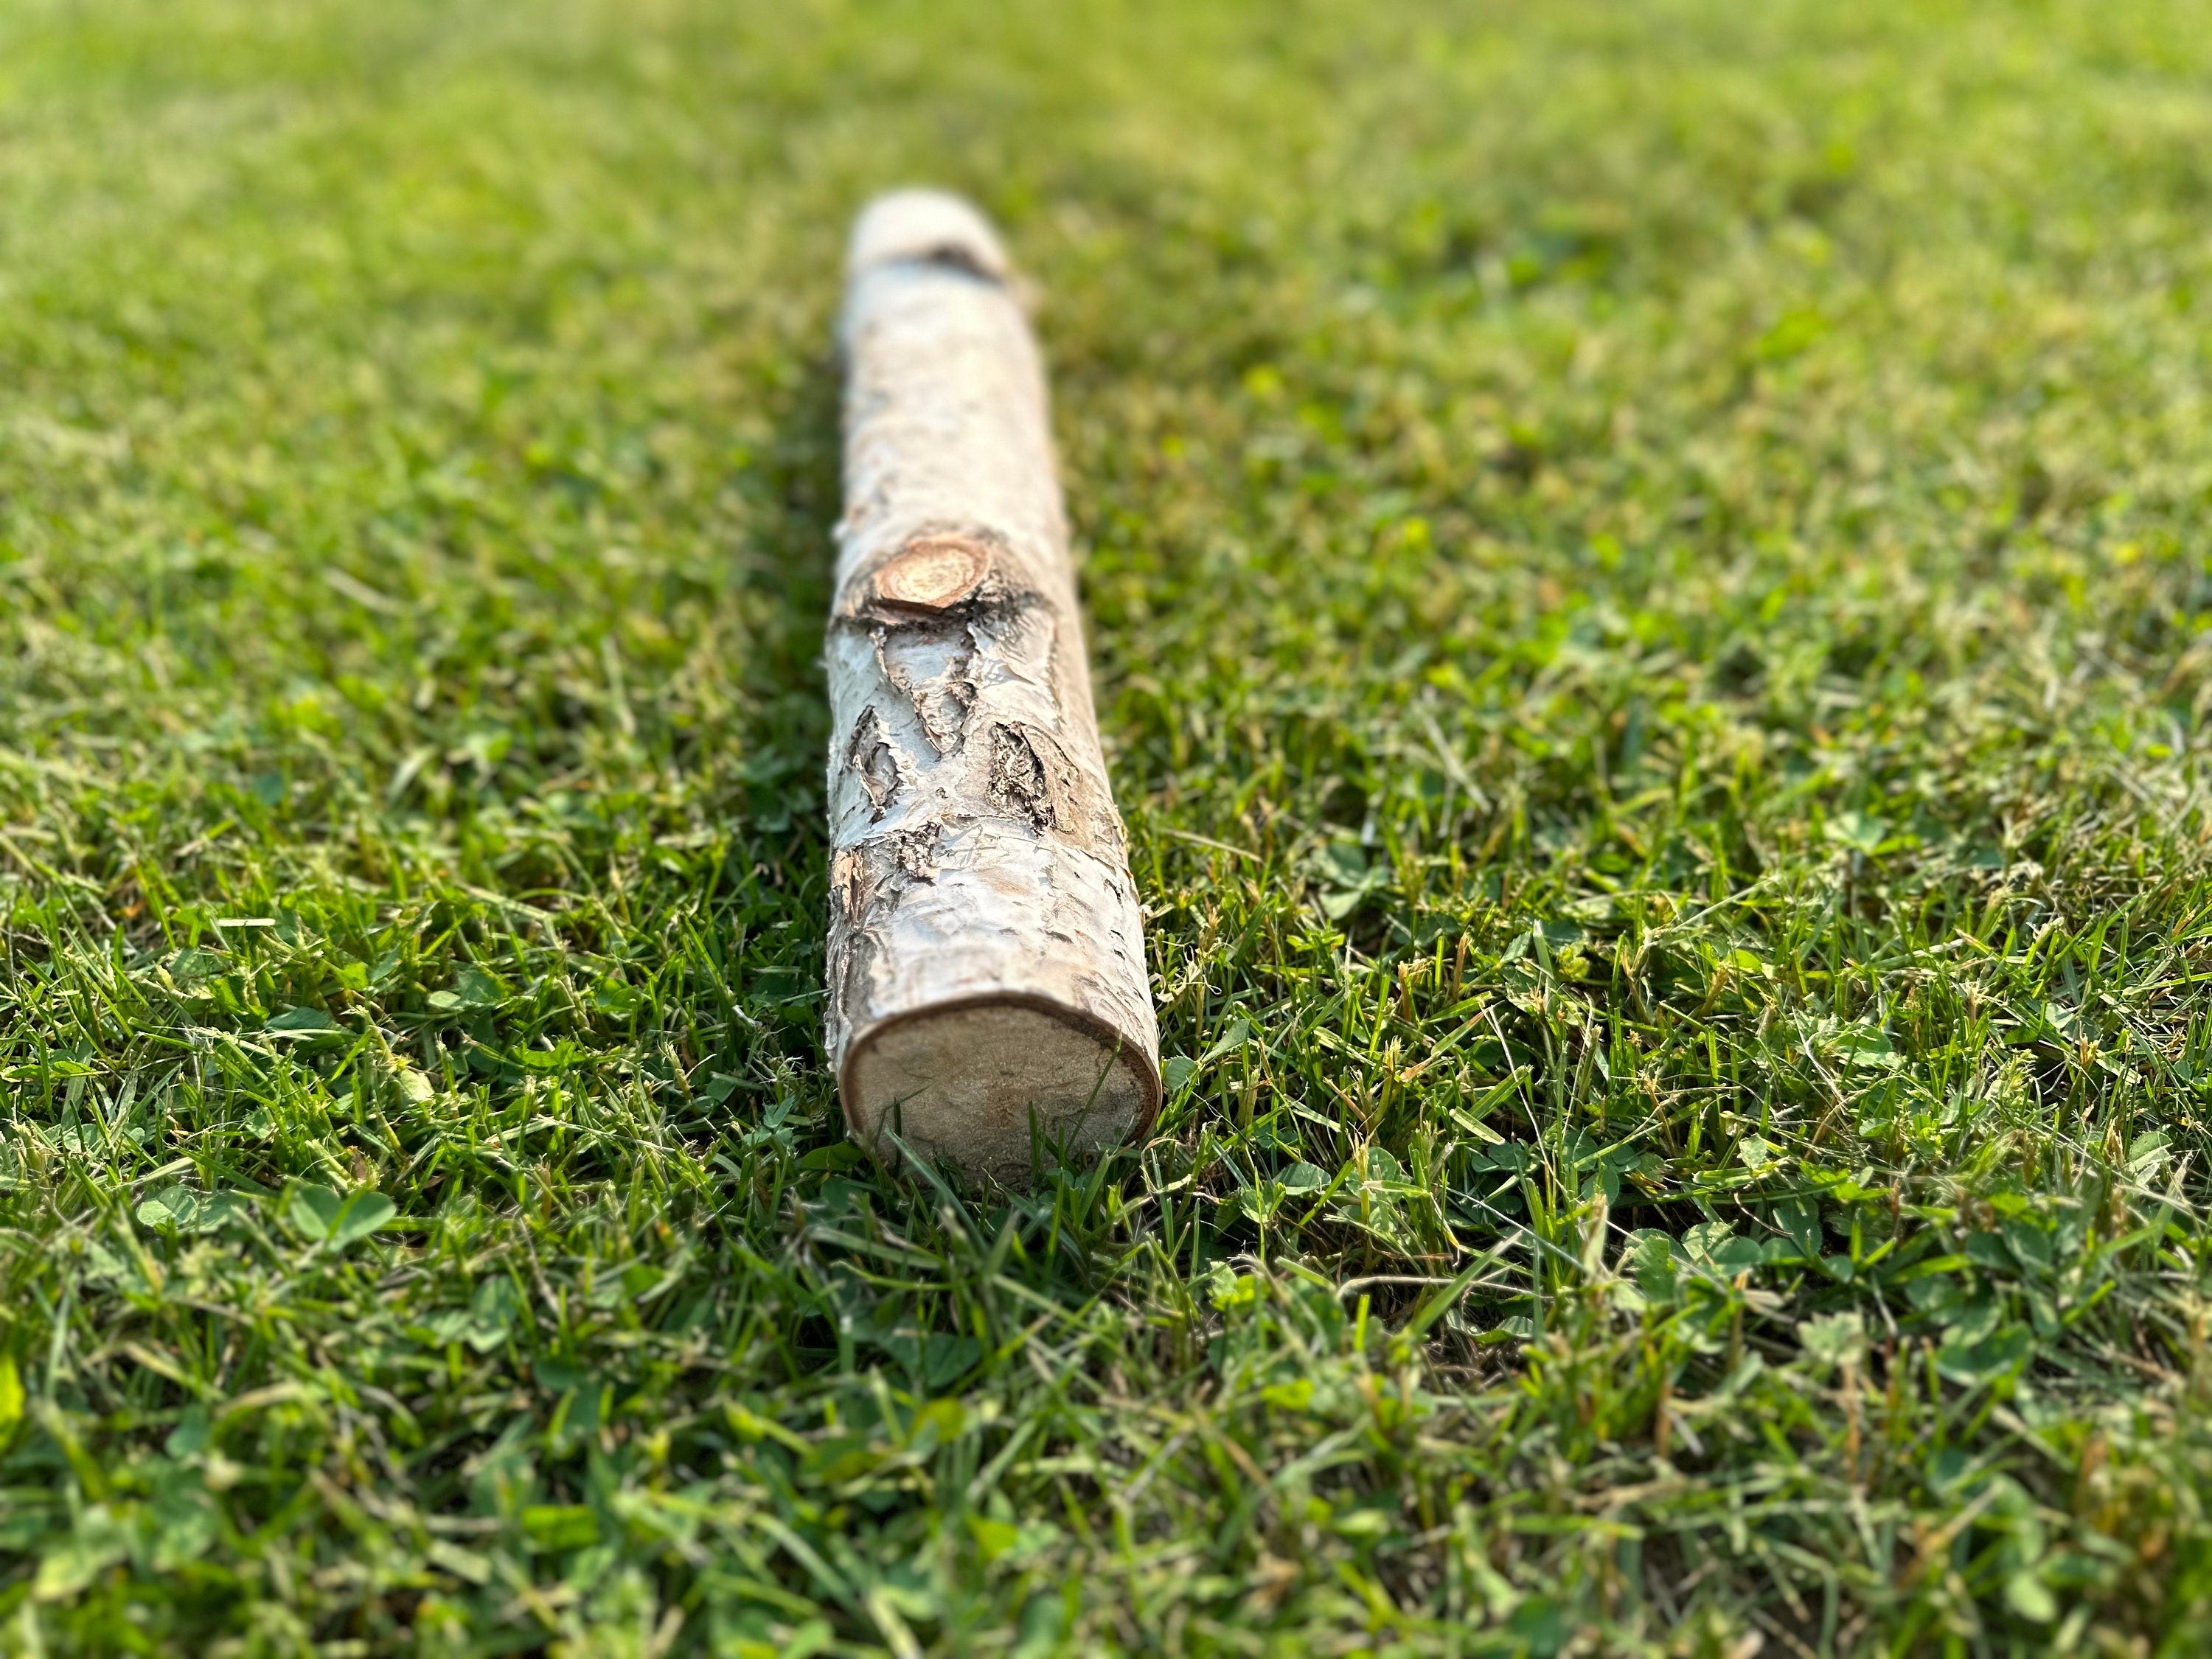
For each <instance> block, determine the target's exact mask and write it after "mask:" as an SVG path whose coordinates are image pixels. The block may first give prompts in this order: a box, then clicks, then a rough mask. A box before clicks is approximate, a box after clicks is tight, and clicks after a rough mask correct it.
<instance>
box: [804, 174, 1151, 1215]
mask: <svg viewBox="0 0 2212 1659" xmlns="http://www.w3.org/2000/svg"><path fill="white" fill-rule="evenodd" d="M1012 280H1013V278H1012V271H1011V270H1010V269H1009V268H1008V266H1007V264H1006V256H1005V254H1004V253H1003V252H1001V251H1000V247H999V244H998V241H997V239H996V238H995V237H994V235H993V234H992V233H991V230H990V228H989V227H988V226H987V225H986V224H985V223H984V222H983V221H982V220H981V217H980V216H977V215H976V214H975V211H974V210H972V209H971V208H969V206H967V204H964V203H963V202H960V201H958V200H957V199H956V198H954V197H947V196H942V195H939V194H936V193H934V192H930V191H904V192H901V193H899V194H897V195H893V196H889V197H884V198H883V199H881V200H879V201H878V202H877V203H876V204H874V205H872V207H870V208H869V209H868V210H867V211H866V213H864V214H863V215H861V216H860V222H859V223H858V224H857V225H856V226H855V228H854V235H853V247H852V252H851V270H850V285H849V288H848V293H847V298H846V305H845V312H844V316H843V319H842V325H841V330H840V333H841V339H842V345H843V347H844V352H845V359H846V365H847V379H846V388H845V513H844V517H843V519H842V520H841V521H840V522H839V525H838V528H837V543H838V549H837V592H836V600H835V601H834V603H833V605H832V607H831V612H830V623H829V638H828V641H827V644H826V647H825V654H826V657H827V659H828V664H829V695H830V705H831V714H832V718H833V736H832V738H831V742H830V750H829V756H830V761H829V822H830V833H831V840H832V844H833V851H832V854H831V860H830V916H829V1022H828V1023H829V1050H830V1054H831V1058H832V1060H833V1062H834V1063H835V1064H836V1067H837V1078H838V1092H839V1095H840V1097H841V1098H842V1101H843V1103H844V1108H845V1115H846V1120H847V1122H848V1125H849V1126H850V1127H851V1128H852V1131H853V1133H854V1135H855V1136H856V1137H857V1138H858V1139H860V1140H862V1141H863V1142H865V1143H866V1144H867V1145H869V1146H872V1147H873V1148H874V1149H875V1150H876V1151H877V1152H878V1153H879V1154H881V1155H884V1156H886V1157H896V1149H895V1147H894V1146H893V1145H892V1140H891V1137H892V1136H893V1135H896V1136H897V1137H898V1138H899V1139H902V1140H903V1141H904V1142H905V1143H906V1145H908V1146H910V1147H911V1148H913V1150H914V1151H915V1152H916V1153H917V1154H919V1155H920V1156H921V1157H923V1158H944V1159H948V1160H950V1161H951V1162H952V1163H954V1164H957V1165H959V1166H960V1167H961V1168H963V1169H965V1170H969V1171H970V1172H973V1173H979V1174H989V1175H993V1176H998V1177H999V1178H1000V1179H1004V1180H1011V1181H1019V1180H1022V1179H1024V1178H1025V1177H1026V1176H1027V1174H1028V1171H1029V1170H1030V1167H1031V1154H1032V1146H1033V1140H1034V1141H1036V1142H1041V1143H1042V1147H1043V1148H1045V1149H1049V1148H1051V1147H1053V1146H1059V1147H1060V1148H1062V1149H1064V1150H1065V1151H1066V1152H1072V1153H1078V1154H1080V1153H1085V1152H1096V1151H1098V1150H1100V1149H1103V1148H1104V1147H1107V1146H1114V1145H1116V1144H1118V1143H1119V1142H1120V1141H1121V1140H1122V1139H1125V1138H1127V1136H1128V1135H1130V1134H1131V1133H1135V1132H1137V1131H1139V1130H1140V1129H1142V1128H1143V1127H1146V1126H1147V1125H1149V1123H1150V1122H1151V1121H1152V1115H1153V1114H1154V1113H1155V1112H1156V1111H1157V1110H1158V1105H1159V1036H1158V1030H1157V1028H1156V1026H1155V1024H1154V1021H1153V1015H1152V995H1151V987H1150V983H1149V981H1148V979H1147V977H1146V969H1145V955H1144V939H1143V931H1142V926H1143V924H1142V916H1141V913H1140V911H1139V906H1138V903H1137V896H1136V890H1135V885H1134V884H1133V882H1132V881H1131V879H1130V877H1129V870H1128V854H1127V844H1126V841H1125V837H1124V835H1123V831H1122V827H1121V817H1120V816H1119V815H1118V814H1117V813H1116V812H1115V810H1114V803H1113V799H1112V796H1111V793H1110V792H1109V787H1108V784H1107V780H1106V769H1105V763H1104V761H1103V757H1101V755H1100V753H1099V748H1098V732H1097V723H1096V719H1095V716H1094V714H1093V713H1092V709H1091V681H1090V674H1089V671H1088V668H1087V665H1086V664H1085V656H1084V651H1083V636H1082V627H1081V623H1080V621H1079V612H1078V610H1077V604H1076V593H1075V578H1074V572H1073V567H1072V565H1071V563H1070V562H1069V558H1068V550H1067V528H1066V520H1065V518H1064V516H1063V514H1062V510H1061V505H1060V486H1059V483H1058V480H1057V477H1056V476H1055V472H1054V460H1053V454H1052V443H1051V437H1050V434H1049V428H1048V414H1047V404H1046V397H1045V387H1044V378H1043V374H1042V369H1041V368H1040V366H1039V364H1038V362H1037V356H1036V346H1035V344H1034V343H1033V342H1032V341H1031V339H1030V332H1029V328H1028V325H1027V324H1026V323H1025V322H1024V319H1023V317H1022V313H1021V310H1020V307H1019V306H1018V304H1017V303H1016V301H1015V298H1014V295H1013V294H1012V292H1011V291H1010V289H1011V284H1012Z"/></svg>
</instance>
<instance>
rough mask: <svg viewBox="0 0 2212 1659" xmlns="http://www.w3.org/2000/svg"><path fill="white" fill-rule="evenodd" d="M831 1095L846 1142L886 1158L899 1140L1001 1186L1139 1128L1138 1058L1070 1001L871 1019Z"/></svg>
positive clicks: (1145, 1116) (1146, 1115) (970, 1004)
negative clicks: (837, 1100) (841, 1113)
mask: <svg viewBox="0 0 2212 1659" xmlns="http://www.w3.org/2000/svg"><path fill="white" fill-rule="evenodd" d="M840 1070H841V1075H840V1078H839V1089H838V1093H839V1095H840V1096H841V1097H842V1099H843V1101H844V1103H845V1115H846V1120H847V1123H848V1127H850V1128H851V1130H852V1132H853V1135H854V1139H857V1140H859V1141H860V1142H861V1144H862V1145H864V1146H869V1147H871V1148H872V1150H873V1151H874V1152H875V1153H876V1155H877V1156H878V1157H879V1158H883V1159H884V1161H885V1162H886V1163H887V1164H892V1165H894V1166H896V1165H897V1164H901V1163H902V1162H903V1161H904V1160H903V1159H902V1157H901V1155H900V1152H899V1145H900V1143H903V1144H904V1146H906V1147H907V1148H908V1151H910V1152H912V1154H913V1155H914V1156H915V1157H916V1158H921V1160H922V1161H923V1162H924V1163H927V1164H936V1163H940V1162H947V1163H951V1164H956V1165H957V1166H958V1167H959V1168H960V1169H962V1170H965V1171H967V1172H969V1173H970V1174H973V1175H980V1176H989V1177H992V1178H994V1179H996V1180H999V1181H1000V1182H1006V1184H1008V1185H1011V1186H1024V1185H1026V1184H1027V1183H1028V1181H1029V1179H1030V1172H1031V1170H1034V1169H1036V1168H1038V1167H1040V1166H1042V1167H1049V1166H1050V1165H1051V1164H1053V1163H1054V1162H1056V1161H1060V1160H1062V1159H1065V1160H1066V1161H1070V1162H1073V1161H1077V1160H1080V1159H1084V1158H1091V1157H1095V1156H1097V1154H1099V1153H1100V1152H1106V1151H1109V1150H1110V1149H1112V1148H1114V1147H1115V1146H1121V1144H1122V1143H1123V1142H1124V1141H1126V1140H1127V1139H1129V1138H1130V1137H1131V1136H1132V1135H1133V1134H1137V1133H1142V1132H1143V1130H1144V1129H1145V1128H1146V1127H1148V1126H1149V1125H1150V1124H1151V1122H1152V1118H1153V1115H1155V1114H1156V1113H1157V1112H1158V1109H1159V1096H1160V1085H1159V1079H1158V1076H1157V1075H1156V1074H1155V1073H1154V1072H1153V1070H1152V1061H1151V1058H1150V1056H1149V1055H1147V1054H1144V1053H1143V1052H1142V1051H1141V1050H1139V1049H1137V1048H1134V1047H1133V1046H1132V1045H1130V1044H1128V1043H1127V1042H1122V1041H1121V1040H1119V1039H1117V1038H1116V1037H1115V1034H1114V1033H1113V1032H1112V1031H1111V1030H1108V1029H1106V1028H1104V1027H1103V1026H1101V1025H1099V1024H1097V1023H1095V1022H1093V1021H1091V1020H1088V1019H1086V1018H1085V1017H1084V1016H1083V1015H1082V1014H1081V1013H1079V1012H1077V1011H1075V1010H1073V1009H1070V1008H1067V1007H1064V1006H1055V1005H1054V1004H1052V1003H1049V1002H1047V1001H1045V1000H1042V999H1038V998H1033V997H1019V996H991V997H981V998H977V999H975V1000H969V1001H965V1002H959V1003H951V1004H940V1005H939V1006H933V1007H930V1008H927V1009H923V1010H921V1011H920V1012H915V1013H910V1014H906V1015H902V1016H899V1017H896V1018H890V1019H886V1020H884V1021H881V1022H880V1023H878V1024H876V1025H875V1026H873V1027H872V1028H871V1029H870V1030H866V1031H863V1032H861V1033H860V1034H859V1036H856V1037H855V1039H854V1042H853V1043H852V1045H851V1046H850V1048H848V1050H847V1052H846V1054H845V1061H844V1064H843V1066H842V1067H841V1068H840Z"/></svg>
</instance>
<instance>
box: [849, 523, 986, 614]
mask: <svg viewBox="0 0 2212 1659" xmlns="http://www.w3.org/2000/svg"><path fill="white" fill-rule="evenodd" d="M990 569H991V550H990V549H988V548H987V547H986V546H984V545H983V544H982V543H981V542H979V541H977V540H976V539H975V538H974V537H972V536H918V537H916V538H915V539H914V540H912V541H910V542H908V544H906V545H905V546H904V547H902V548H901V549H900V550H898V551H897V552H896V553H895V554H893V555H892V556H890V558H888V559H886V560H885V561H884V562H883V564H882V566H881V567H880V568H878V570H877V571H876V573H875V589H876V602H877V603H878V604H879V605H890V606H892V607H894V608H895V609H897V610H901V611H921V612H923V613H924V614H934V613H935V612H937V611H947V610H950V609H951V607H952V606H954V605H957V604H959V603H960V601H961V600H963V599H966V598H967V597H968V596H969V594H971V593H973V592H975V589H976V588H977V587H978V586H981V583H982V580H983V578H984V577H985V576H986V575H987V574H989V573H990Z"/></svg>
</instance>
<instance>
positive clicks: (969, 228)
mask: <svg viewBox="0 0 2212 1659" xmlns="http://www.w3.org/2000/svg"><path fill="white" fill-rule="evenodd" d="M905 259H911V260H920V261H929V262H933V263H936V264H951V265H960V266H963V267H964V268H966V269H967V270H972V271H974V272H975V273H976V274H977V275H978V276H987V277H989V278H990V279H991V280H992V281H994V282H998V283H1003V282H1006V281H1007V280H1008V279H1009V278H1010V277H1011V276H1012V274H1013V264H1012V262H1011V261H1010V260H1008V258H1006V248H1005V246H1003V245H1002V244H1001V243H1000V240H999V236H998V233H997V232H996V231H994V230H993V229H992V228H991V222H990V221H989V220H987V219H986V218H985V217H984V216H982V215H981V213H980V212H978V211H977V210H975V208H974V207H973V206H971V205H969V203H968V202H966V201H965V200H963V198H962V197H957V196H955V195H953V194H952V193H951V191H942V190H895V191H891V192H890V194H888V195H884V196H878V197H876V199H875V200H874V201H872V202H871V203H869V204H868V205H867V206H866V208H864V209H862V210H861V211H860V217H859V218H858V219H857V220H855V221H854V224H853V240H852V244H851V246H850V247H849V248H848V250H847V252H846V258H845V263H846V266H847V268H848V270H849V271H850V272H851V273H852V274H854V275H855V276H857V275H858V274H859V273H860V272H861V271H863V270H866V269H868V267H869V266H871V265H880V264H890V263H892V262H893V261H896V260H905Z"/></svg>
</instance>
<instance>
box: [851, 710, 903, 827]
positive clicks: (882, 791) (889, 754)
mask: <svg viewBox="0 0 2212 1659" xmlns="http://www.w3.org/2000/svg"><path fill="white" fill-rule="evenodd" d="M845 764H846V765H848V766H849V767H851V768H852V769H854V771H855V772H857V773H859V774H860V787H862V788H863V789H865V790H866V791H867V792H868V805H869V806H870V807H871V808H872V811H873V817H874V819H875V821H876V822H878V823H881V822H882V820H883V816H884V813H885V812H887V811H890V805H891V801H892V799H894V798H895V797H896V795H897V793H898V787H899V766H898V755H897V753H896V750H893V749H892V748H891V745H890V738H887V737H885V736H884V723H883V722H882V721H881V720H878V719H877V718H876V711H875V710H874V709H873V708H866V709H863V710H861V712H860V720H858V721H857V722H855V723H854V726H853V741H852V743H851V744H850V745H849V746H848V748H847V749H846V750H845Z"/></svg>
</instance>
